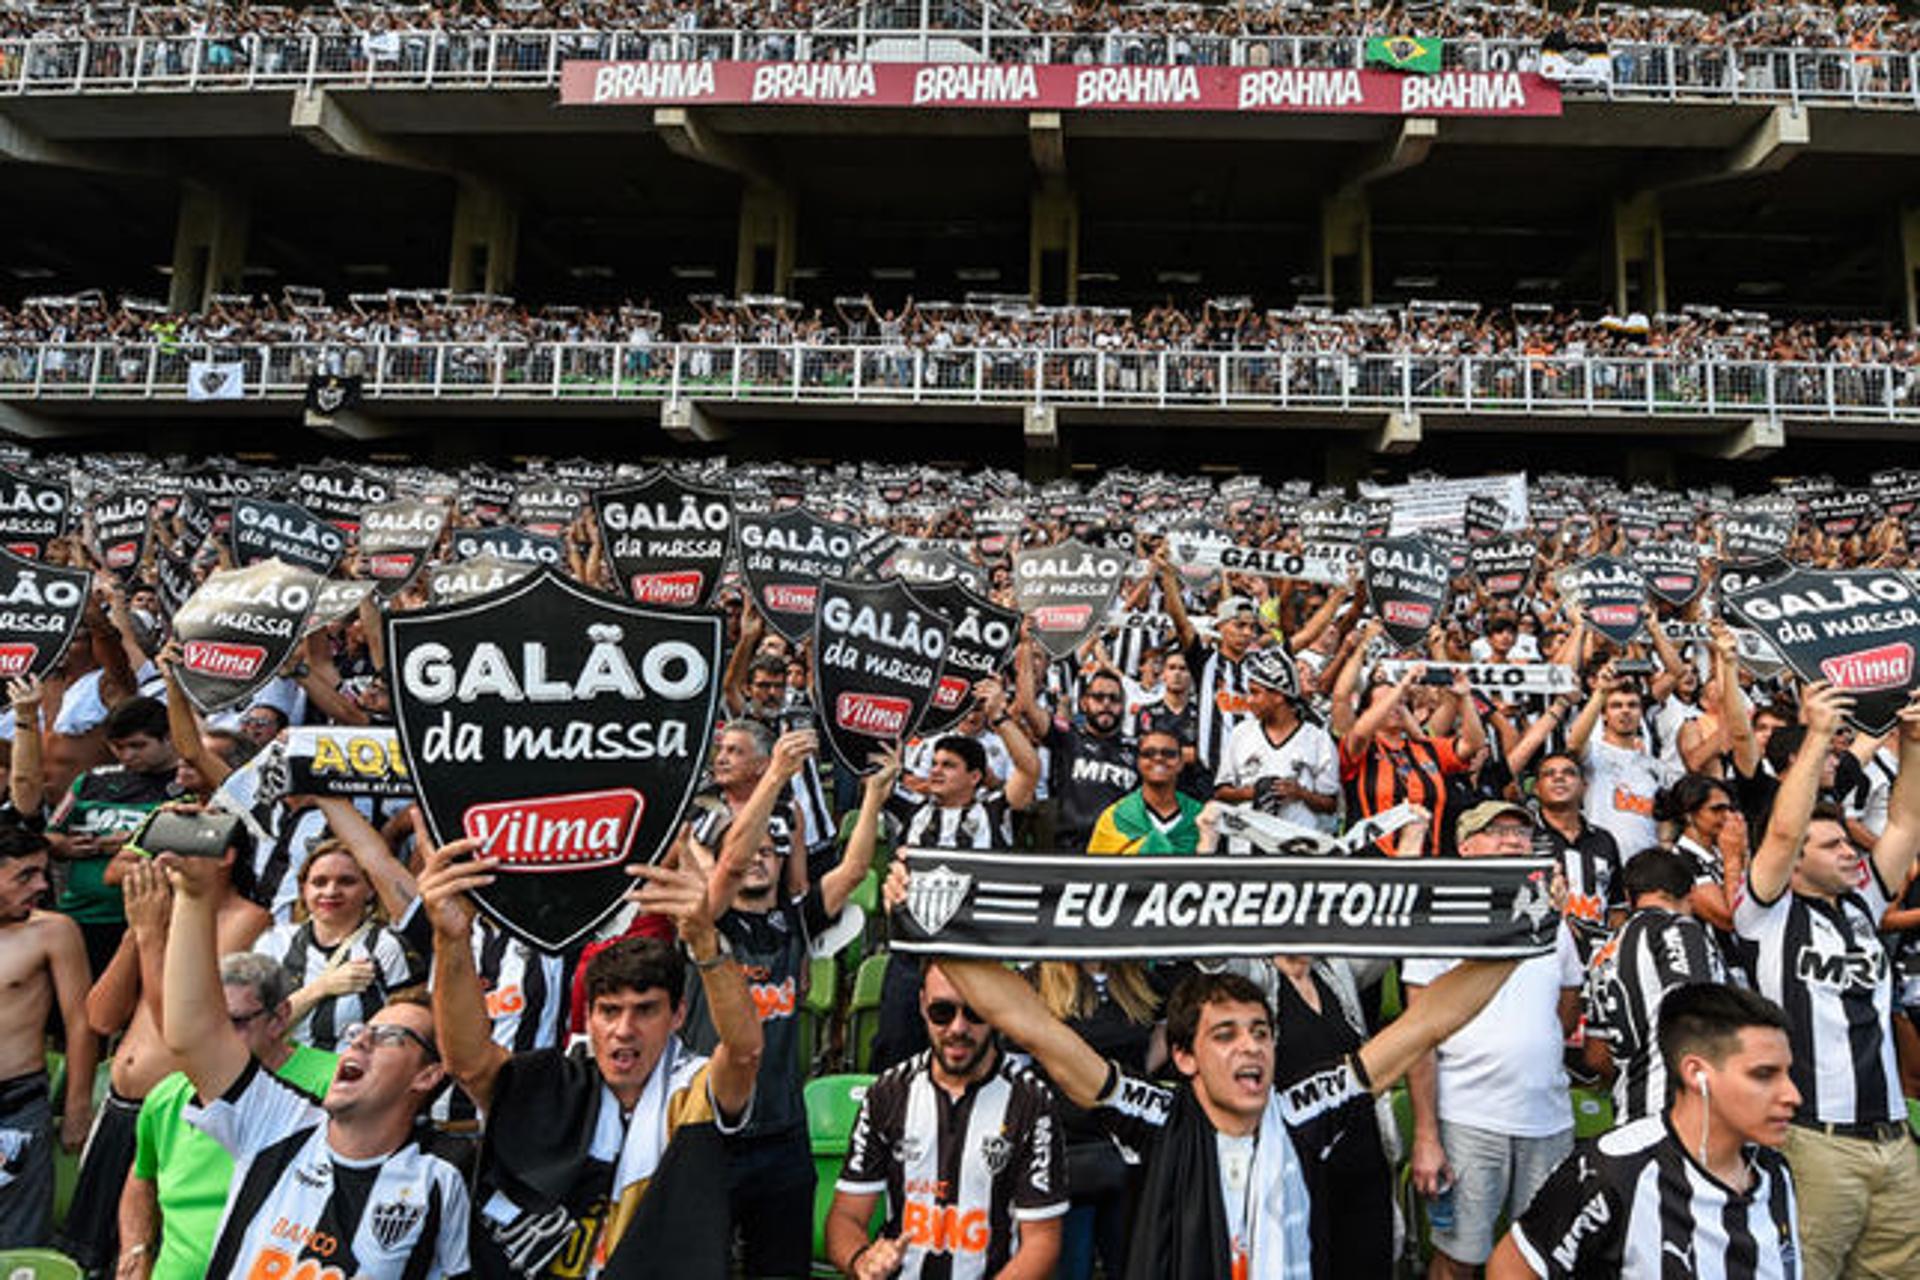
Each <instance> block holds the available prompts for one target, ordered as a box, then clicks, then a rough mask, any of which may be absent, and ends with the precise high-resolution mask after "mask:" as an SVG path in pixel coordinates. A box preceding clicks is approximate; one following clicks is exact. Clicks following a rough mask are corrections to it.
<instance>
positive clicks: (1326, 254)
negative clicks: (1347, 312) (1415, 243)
mask: <svg viewBox="0 0 1920 1280" xmlns="http://www.w3.org/2000/svg"><path fill="white" fill-rule="evenodd" d="M1320 292H1322V293H1324V294H1326V295H1327V296H1328V297H1330V298H1332V299H1333V305H1334V306H1336V307H1355V306H1358V307H1370V306H1372V305H1373V213H1372V210H1371V209H1370V208H1369V206H1368V203H1367V191H1366V188H1365V187H1361V186H1345V187H1342V188H1340V189H1339V190H1338V191H1336V192H1334V193H1333V194H1332V195H1330V196H1328V197H1327V198H1326V199H1325V200H1322V201H1321V202H1320Z"/></svg>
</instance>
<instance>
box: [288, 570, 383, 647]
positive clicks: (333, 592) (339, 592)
mask: <svg viewBox="0 0 1920 1280" xmlns="http://www.w3.org/2000/svg"><path fill="white" fill-rule="evenodd" d="M372 594H373V583H371V582H368V581H367V580H366V579H365V578H326V579H323V580H322V581H321V583H320V585H319V586H318V587H317V588H315V590H314V593H313V608H312V609H310V610H308V611H307V621H306V624H305V625H304V626H303V627H302V628H301V631H302V633H303V634H304V633H307V632H312V631H317V630H319V629H320V628H321V627H330V626H332V625H333V624H334V623H336V622H339V621H341V620H342V619H345V618H348V617H350V616H352V615H353V614H355V613H357V612H359V610H360V602H361V601H363V600H365V599H366V598H367V597H368V596H370V595H372Z"/></svg>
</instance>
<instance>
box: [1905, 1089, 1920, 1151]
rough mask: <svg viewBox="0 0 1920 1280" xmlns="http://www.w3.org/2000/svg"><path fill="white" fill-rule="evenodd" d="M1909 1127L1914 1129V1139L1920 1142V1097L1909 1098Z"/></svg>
mask: <svg viewBox="0 0 1920 1280" xmlns="http://www.w3.org/2000/svg"><path fill="white" fill-rule="evenodd" d="M1907 1128H1909V1129H1911V1130H1913V1138H1914V1141H1916V1142H1920V1098H1908V1099H1907Z"/></svg>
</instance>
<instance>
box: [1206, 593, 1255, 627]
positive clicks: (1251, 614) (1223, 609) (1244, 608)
mask: <svg viewBox="0 0 1920 1280" xmlns="http://www.w3.org/2000/svg"><path fill="white" fill-rule="evenodd" d="M1259 612H1260V611H1259V609H1257V608H1255V607H1254V603H1253V601H1252V600H1249V599H1248V598H1247V597H1246V596H1228V597H1227V598H1226V599H1225V600H1222V601H1221V602H1220V607H1219V608H1218V609H1215V610H1214V611H1213V616H1214V617H1215V618H1216V619H1217V620H1218V621H1221V622H1230V621H1232V620H1233V619H1235V618H1241V617H1246V618H1256V617H1257V616H1258V615H1259Z"/></svg>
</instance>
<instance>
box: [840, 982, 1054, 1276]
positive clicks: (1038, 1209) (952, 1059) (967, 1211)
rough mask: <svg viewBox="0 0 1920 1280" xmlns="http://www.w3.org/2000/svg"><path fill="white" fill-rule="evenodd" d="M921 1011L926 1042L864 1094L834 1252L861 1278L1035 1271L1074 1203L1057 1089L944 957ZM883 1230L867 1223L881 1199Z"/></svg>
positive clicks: (844, 1176) (1046, 1261)
mask: <svg viewBox="0 0 1920 1280" xmlns="http://www.w3.org/2000/svg"><path fill="white" fill-rule="evenodd" d="M920 1014H921V1018H922V1019H923V1021H924V1022H925V1023H926V1028H927V1037H928V1039H929V1040H931V1041H932V1046H933V1047H932V1048H931V1049H929V1050H927V1051H926V1052H924V1053H921V1054H917V1055H915V1056H914V1057H912V1058H910V1059H908V1060H907V1061H905V1062H903V1063H901V1064H900V1065H898V1066H896V1067H894V1068H893V1069H891V1070H889V1071H887V1072H886V1073H885V1074H883V1075H882V1076H881V1077H880V1078H879V1079H878V1080H876V1081H874V1083H873V1086H872V1087H871V1088H870V1089H868V1090H867V1096H866V1098H865V1100H864V1101H862V1102H861V1104H860V1117H859V1119H858V1120H857V1121H855V1123H854V1127H853V1140H852V1143H851V1144H850V1147H849V1151H848V1155H847V1163H846V1167H845V1168H844V1169H843V1171H842V1172H841V1175H840V1182H839V1184H838V1185H837V1186H836V1187H835V1189H834V1196H833V1208H832V1209H831V1211H830V1212H829V1213H828V1216H827V1256H828V1257H829V1258H831V1259H832V1260H833V1264H834V1265H835V1266H837V1267H839V1268H840V1269H841V1270H842V1271H843V1272H845V1273H846V1274H848V1275H850V1276H853V1277H854V1278H855V1280H890V1278H891V1277H893V1276H900V1277H903V1278H904V1280H985V1277H989V1276H992V1277H998V1280H1040V1278H1041V1277H1046V1276H1051V1275H1052V1274H1053V1266H1054V1262H1055V1261H1056V1260H1057V1259H1058V1257H1059V1253H1060V1223H1061V1219H1062V1217H1063V1216H1064V1215H1065V1214H1066V1212H1067V1208H1068V1200H1067V1188H1066V1155H1065V1148H1064V1146H1063V1143H1062V1138H1061V1131H1060V1127H1059V1124H1058V1122H1057V1120H1056V1116H1055V1110H1054V1099H1053V1091H1052V1090H1051V1089H1049V1088H1048V1087H1047V1086H1046V1085H1045V1084H1044V1083H1042V1082H1041V1080H1040V1079H1039V1077H1037V1076H1036V1075H1034V1074H1033V1073H1032V1072H1030V1071H1028V1070H1027V1069H1026V1068H1024V1067H1017V1066H1014V1065H1013V1064H1011V1063H1010V1062H1009V1061H1008V1060H1007V1056H1006V1054H1005V1053H1004V1052H1003V1051H1002V1050H1001V1049H1000V1048H999V1046H998V1045H997V1044H996V1043H995V1042H994V1036H993V1028H991V1027H990V1026H988V1025H987V1023H986V1021H985V1020H984V1019H983V1018H982V1017H981V1016H980V1015H979V1014H978V1013H976V1012H974V1010H973V1009H971V1008H970V1007H968V1006H967V1004H966V1003H965V1001H964V1000H963V999H962V998H961V996H960V993H959V991H958V990H957V989H956V988H955V987H954V985H953V983H952V982H951V981H950V980H949V979H948V977H947V976H946V974H944V973H943V972H941V970H940V967H939V966H937V965H928V966H926V967H925V969H924V981H923V983H922V985H921V989H920ZM883 1194H884V1195H885V1196H886V1198H887V1213H886V1221H885V1223H884V1225H883V1226H882V1227H881V1231H880V1235H879V1237H878V1238H877V1239H875V1240H873V1241H872V1242H869V1241H868V1240H867V1223H868V1222H869V1221H871V1220H872V1218H873V1211H874V1206H875V1204H876V1201H877V1198H878V1197H879V1196H881V1195H883Z"/></svg>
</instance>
